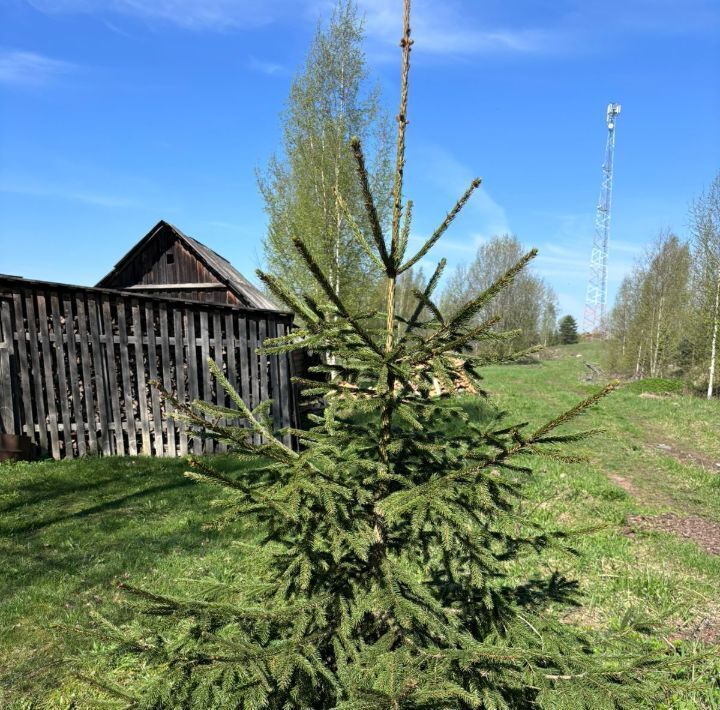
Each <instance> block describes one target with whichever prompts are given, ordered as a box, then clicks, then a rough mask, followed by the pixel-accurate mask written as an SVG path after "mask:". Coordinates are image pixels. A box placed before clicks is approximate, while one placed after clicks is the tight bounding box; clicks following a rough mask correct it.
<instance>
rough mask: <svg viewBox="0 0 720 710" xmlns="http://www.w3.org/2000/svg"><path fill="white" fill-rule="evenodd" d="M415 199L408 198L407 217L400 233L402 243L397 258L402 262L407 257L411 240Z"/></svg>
mask: <svg viewBox="0 0 720 710" xmlns="http://www.w3.org/2000/svg"><path fill="white" fill-rule="evenodd" d="M412 213H413V201H412V200H408V201H407V204H406V205H405V219H404V221H403V228H402V233H401V234H400V244H399V245H398V254H397V260H398V261H399V262H402V260H403V258H404V257H405V252H406V250H407V245H408V242H409V241H410V228H411V227H412Z"/></svg>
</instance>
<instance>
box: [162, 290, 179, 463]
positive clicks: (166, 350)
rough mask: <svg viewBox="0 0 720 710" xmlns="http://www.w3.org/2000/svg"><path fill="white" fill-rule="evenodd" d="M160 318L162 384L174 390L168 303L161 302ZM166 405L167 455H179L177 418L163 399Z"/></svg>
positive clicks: (167, 390)
mask: <svg viewBox="0 0 720 710" xmlns="http://www.w3.org/2000/svg"><path fill="white" fill-rule="evenodd" d="M158 309H159V318H160V357H161V358H162V386H163V388H164V389H165V391H166V392H172V376H171V374H172V373H171V368H172V360H171V358H170V329H169V327H168V312H167V304H166V303H163V302H162V301H161V302H160V304H159V306H158ZM163 407H164V412H163V413H164V415H165V416H164V417H163V422H164V425H163V426H164V428H165V435H166V440H167V455H168V456H177V444H176V443H175V420H174V419H173V418H172V417H169V416H168V411H169V410H170V409H171V408H172V405H171V404H170V403H169V402H168V401H167V399H164V400H163Z"/></svg>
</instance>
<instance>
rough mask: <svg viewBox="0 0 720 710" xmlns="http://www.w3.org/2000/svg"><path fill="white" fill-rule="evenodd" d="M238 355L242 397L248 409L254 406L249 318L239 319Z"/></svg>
mask: <svg viewBox="0 0 720 710" xmlns="http://www.w3.org/2000/svg"><path fill="white" fill-rule="evenodd" d="M238 345H239V346H240V347H239V348H238V355H239V356H240V362H239V367H240V396H241V397H242V399H243V402H245V404H247V406H248V407H250V406H251V405H252V399H251V397H250V357H249V354H248V350H249V348H248V327H247V318H245V316H240V317H239V318H238Z"/></svg>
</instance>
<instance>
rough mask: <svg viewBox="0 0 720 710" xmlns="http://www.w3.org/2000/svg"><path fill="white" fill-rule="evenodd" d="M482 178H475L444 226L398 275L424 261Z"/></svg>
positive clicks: (447, 216)
mask: <svg viewBox="0 0 720 710" xmlns="http://www.w3.org/2000/svg"><path fill="white" fill-rule="evenodd" d="M480 182H481V181H480V178H475V179H474V180H473V181H472V182H471V183H470V187H469V188H468V189H467V190H466V191H465V193H464V194H463V196H462V197H461V198H460V199H459V200H458V201H457V202H456V203H455V206H454V207H453V208H452V209H451V210H450V212H448V213H447V215H446V216H445V219H444V220H443V221H442V224H441V225H440V226H439V227H438V228H437V229H436V230H435V231H434V232H433V234H432V236H431V237H430V238H429V239H428V240H427V241H426V242H425V244H423V245H422V247H421V248H420V250H419V251H418V252H417V253H416V254H415V256H413V257H412V258H411V259H408V261H406V262H405V263H404V264H402V266H400V267H399V268H398V273H399V274H402V273H403V272H405V271H407V270H408V269H411V268H412V267H413V266H414V265H415V264H417V262H418V261H420V259H422V258H423V257H424V256H425V254H427V253H428V252H429V251H430V249H432V248H433V246H435V244H436V242H437V241H438V239H440V237H442V235H443V234H445V232H446V231H447V228H448V227H449V226H450V224H451V223H452V221H453V220H454V219H455V217H457V215H458V214H459V213H460V210H462V208H463V207H464V206H465V204H466V203H467V201H468V200H469V199H470V197H471V195H472V194H473V192H475V190H476V189H477V188H478V187H479V185H480Z"/></svg>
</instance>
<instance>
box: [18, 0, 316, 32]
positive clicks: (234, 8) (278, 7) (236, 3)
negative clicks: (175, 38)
mask: <svg viewBox="0 0 720 710" xmlns="http://www.w3.org/2000/svg"><path fill="white" fill-rule="evenodd" d="M27 1H28V2H29V3H30V4H31V5H32V6H33V7H34V8H35V9H37V10H39V11H41V12H45V13H49V14H56V13H86V14H90V13H92V14H105V15H109V14H110V15H112V14H114V15H126V16H133V17H136V18H140V19H142V20H145V21H160V22H165V23H169V24H173V25H176V26H179V27H183V28H185V29H190V30H212V31H227V30H231V29H237V28H253V27H261V26H263V25H267V24H269V23H271V22H274V21H276V20H278V19H281V18H282V17H283V15H284V14H285V13H289V12H291V11H292V9H293V6H294V5H295V6H296V5H297V2H298V1H299V3H300V5H301V6H304V5H306V4H307V0H296V1H295V2H294V1H293V0H27Z"/></svg>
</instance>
